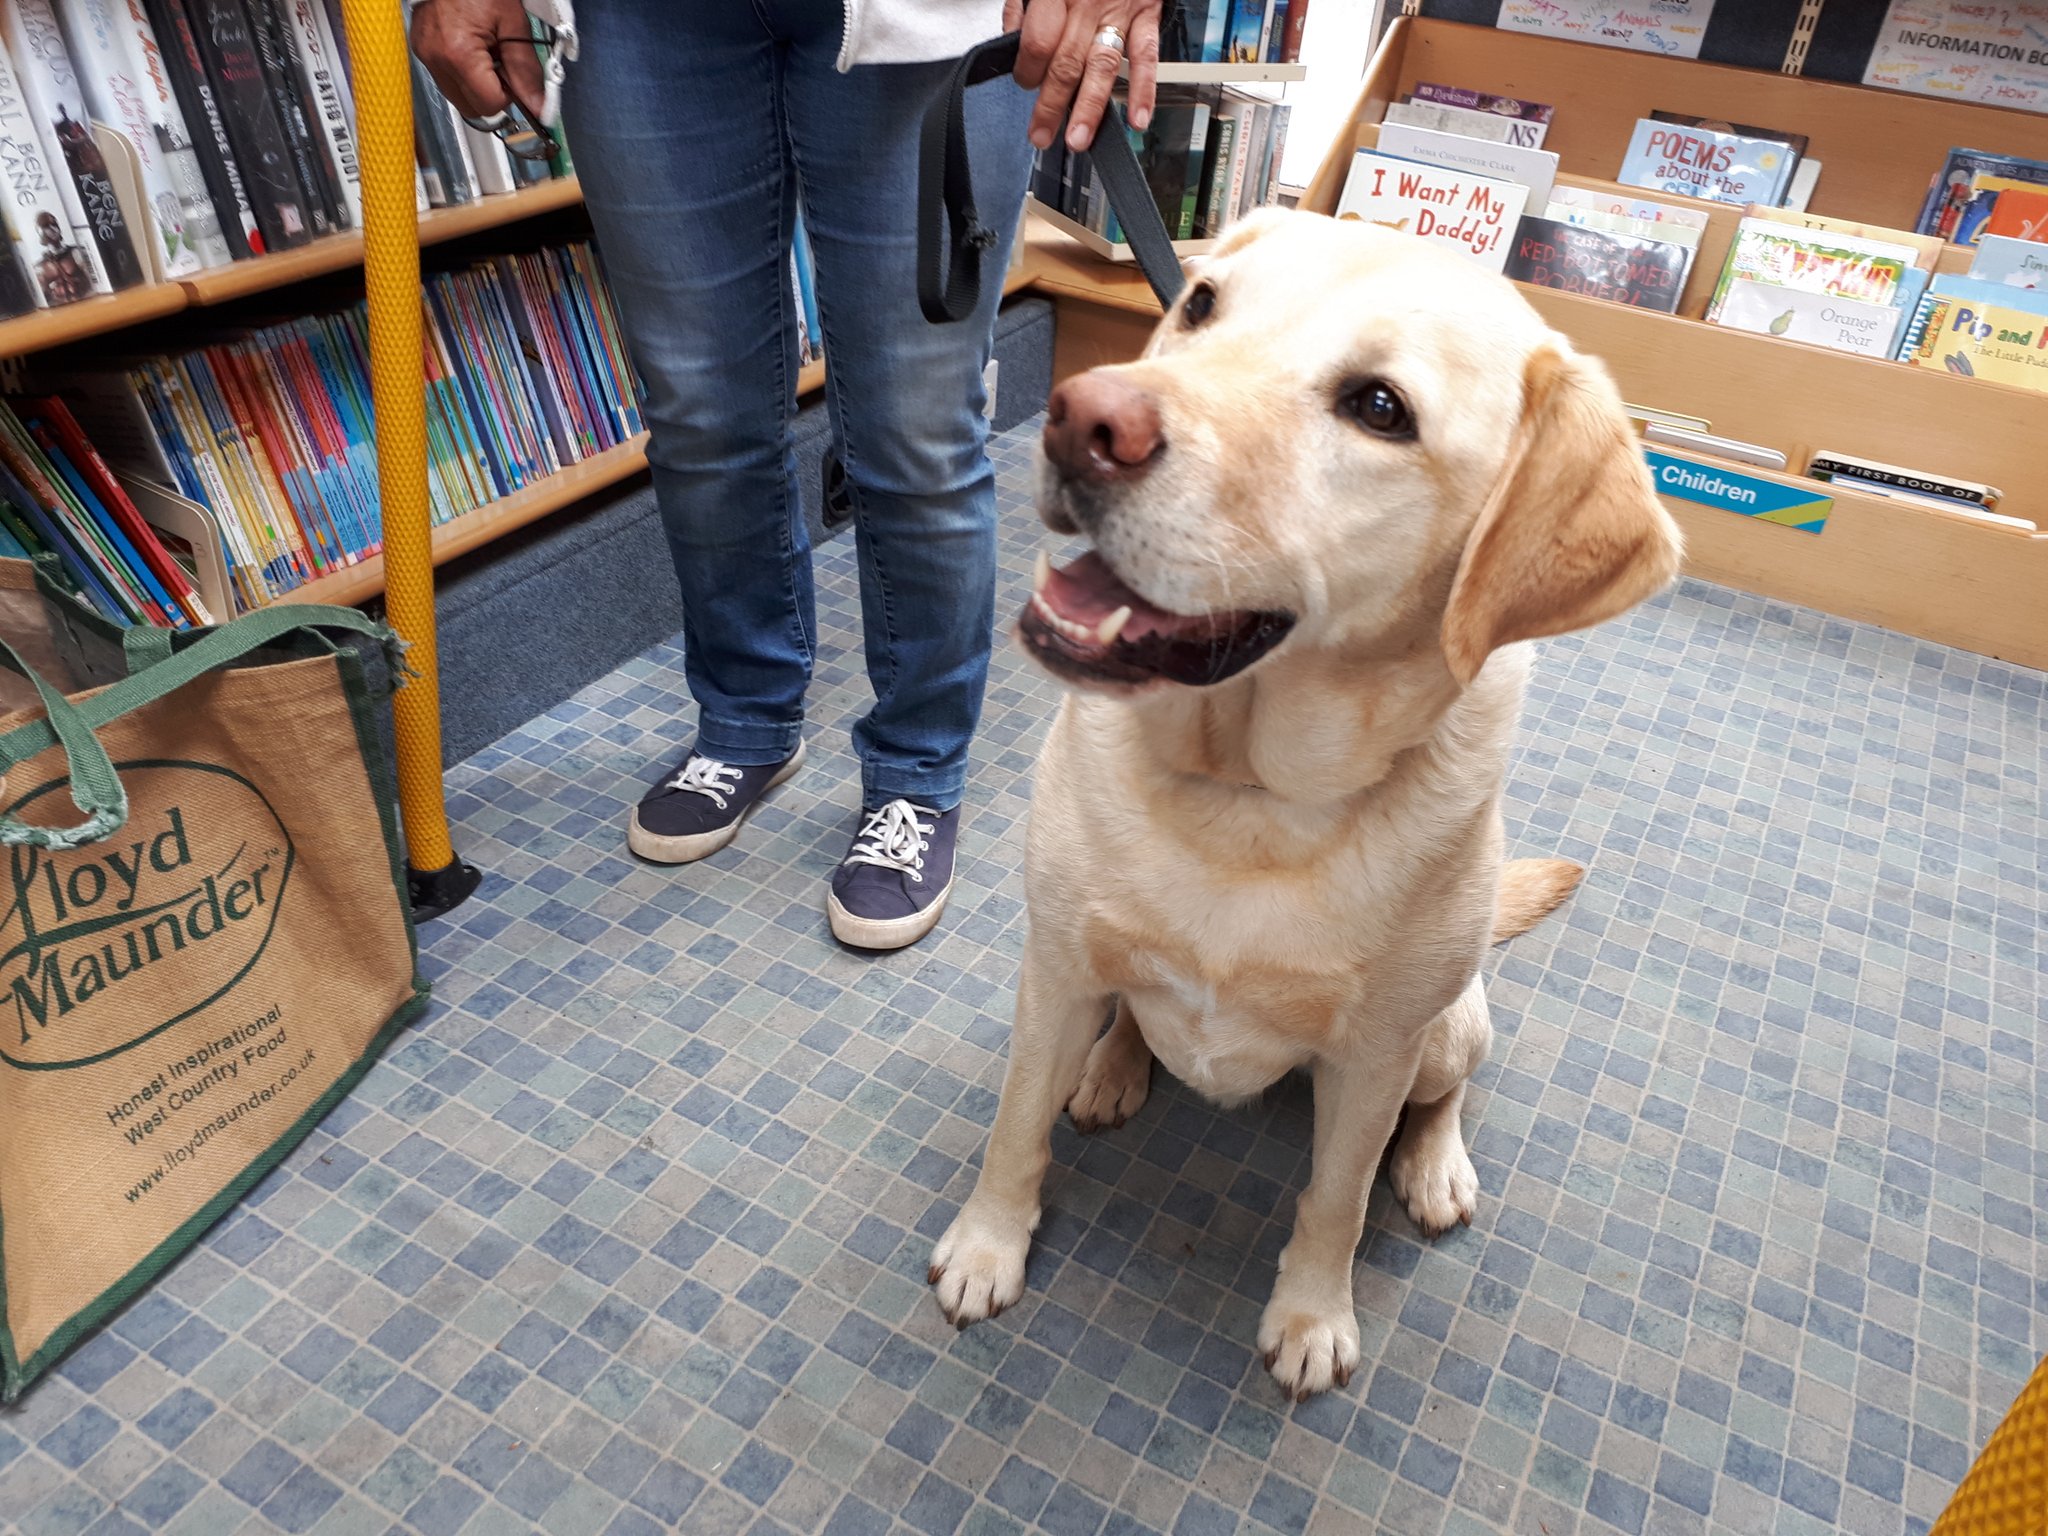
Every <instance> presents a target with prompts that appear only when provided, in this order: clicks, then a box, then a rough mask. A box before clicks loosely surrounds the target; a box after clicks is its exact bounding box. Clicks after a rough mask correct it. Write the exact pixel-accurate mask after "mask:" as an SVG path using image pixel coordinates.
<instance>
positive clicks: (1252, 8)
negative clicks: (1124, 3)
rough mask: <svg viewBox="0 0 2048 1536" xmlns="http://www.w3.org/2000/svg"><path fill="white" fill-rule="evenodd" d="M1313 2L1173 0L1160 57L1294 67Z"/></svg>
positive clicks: (1164, 19) (1162, 29)
mask: <svg viewBox="0 0 2048 1536" xmlns="http://www.w3.org/2000/svg"><path fill="white" fill-rule="evenodd" d="M1308 7H1309V0H1170V3H1169V4H1168V5H1166V6H1165V8H1164V9H1163V11H1162V13H1161V15H1160V18H1159V57H1160V59H1161V61H1162V62H1166V63H1173V64H1294V63H1298V62H1300V59H1301V38H1302V32H1303V31H1304V29H1305V28H1306V27H1307V26H1308Z"/></svg>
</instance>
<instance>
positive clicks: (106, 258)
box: [0, 0, 144, 293]
mask: <svg viewBox="0 0 2048 1536" xmlns="http://www.w3.org/2000/svg"><path fill="white" fill-rule="evenodd" d="M0 28H4V29H5V42H6V46H7V53H8V56H9V57H10V58H11V59H13V61H14V74H15V79H16V81H17V82H18V83H19V85H20V87H21V92H22V97H23V99H24V100H25V101H26V102H27V103H28V108H29V112H30V114H31V115H32V116H33V117H34V119H35V123H36V129H37V132H38V133H39V134H40V135H41V137H42V141H43V144H44V147H45V149H46V151H47V152H48V154H49V156H50V159H51V161H52V162H53V163H54V164H60V165H61V166H62V167H63V170H64V175H63V177H62V178H61V180H60V183H59V196H60V197H62V198H63V201H64V207H65V213H66V217H67V220H68V222H69V223H70V225H71V228H72V235H71V238H70V239H69V240H68V241H67V240H65V239H64V238H63V235H62V232H61V231H57V232H54V238H53V232H52V231H51V230H50V229H49V228H48V227H47V226H45V225H41V223H40V221H38V234H39V238H40V239H41V240H42V241H43V242H44V244H45V245H46V246H49V247H51V248H53V249H54V248H56V247H58V246H60V245H69V246H72V247H74V248H77V249H79V250H81V251H82V250H83V249H84V248H85V247H86V246H88V245H89V246H90V247H91V248H92V251H93V253H94V258H95V259H94V262H93V270H94V272H95V274H97V277H98V280H97V281H96V282H95V283H94V291H95V292H98V293H104V292H106V291H108V289H109V288H112V289H115V290H119V289H123V288H133V287H134V286H135V285H136V284H137V283H139V282H141V281H142V279H143V275H144V274H143V270H142V258H141V256H140V255H139V254H138V253H137V250H136V247H135V244H134V240H133V234H132V232H131V231H130V230H129V228H128V219H127V216H126V215H125V214H123V213H122V211H121V204H120V200H119V199H118V198H117V197H116V196H115V194H114V183H113V181H112V179H111V178H110V177H109V176H108V175H107V163H106V161H105V160H104V159H103V158H102V157H101V155H100V149H99V145H98V144H96V143H94V142H93V137H92V128H91V125H90V123H89V122H88V120H87V113H86V105H85V96H84V94H83V93H82V92H81V91H80V90H79V88H78V78H77V76H76V75H75V74H74V73H73V72H72V68H71V55H70V53H69V52H68V51H67V50H66V48H65V46H64V34H63V31H62V29H60V28H59V27H58V25H57V15H56V12H54V11H53V10H51V9H50V3H49V0H8V3H7V4H4V5H0Z"/></svg>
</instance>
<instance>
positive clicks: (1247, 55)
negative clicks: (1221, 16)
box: [1223, 0, 1266, 64]
mask: <svg viewBox="0 0 2048 1536" xmlns="http://www.w3.org/2000/svg"><path fill="white" fill-rule="evenodd" d="M1265 30H1266V0H1231V4H1230V25H1229V27H1228V28H1227V29H1226V30H1225V32H1224V36H1223V62H1224V63H1226V64H1257V63H1259V62H1260V55H1261V54H1262V53H1263V51H1264V50H1263V49H1262V47H1261V43H1262V41H1263V37H1264V33H1265Z"/></svg>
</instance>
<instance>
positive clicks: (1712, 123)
mask: <svg viewBox="0 0 2048 1536" xmlns="http://www.w3.org/2000/svg"><path fill="white" fill-rule="evenodd" d="M1650 120H1651V121H1652V122H1658V123H1676V124H1678V125H1679V126H1680V127H1681V128H1706V129H1709V130H1711V131H1712V132H1714V133H1726V134H1732V135H1734V136H1735V137H1736V138H1741V139H1770V140H1772V141H1774V142H1775V143H1779V144H1782V145H1784V146H1785V148H1786V149H1787V150H1788V151H1789V152H1790V154H1791V156H1792V161H1793V164H1794V165H1795V166H1796V165H1797V164H1798V162H1799V161H1800V160H1801V159H1803V158H1804V157H1805V155H1806V135H1805V134H1803V133H1785V132H1782V131H1780V130H1779V129H1776V128H1755V127H1751V126H1750V125H1749V124H1747V123H1730V122H1726V121H1724V120H1722V119H1720V118H1717V117H1700V116H1698V115H1696V114H1694V113H1691V112H1652V113H1651V114H1650ZM1790 174H1791V173H1790V172H1789V171H1788V172H1787V175H1788V176H1789V175H1790Z"/></svg>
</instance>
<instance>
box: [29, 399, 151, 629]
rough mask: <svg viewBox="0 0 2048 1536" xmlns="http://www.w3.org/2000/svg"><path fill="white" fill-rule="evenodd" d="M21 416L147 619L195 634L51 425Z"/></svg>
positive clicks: (49, 467) (75, 511)
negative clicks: (67, 451) (65, 448)
mask: <svg viewBox="0 0 2048 1536" xmlns="http://www.w3.org/2000/svg"><path fill="white" fill-rule="evenodd" d="M16 414H17V416H18V417H19V419H20V421H21V424H22V426H23V428H24V429H26V430H27V432H28V435H29V439H30V441H32V442H33V443H34V444H35V446H36V447H37V449H38V450H40V452H41V454H42V459H43V464H44V466H45V468H46V470H47V471H48V472H49V473H50V474H51V475H52V476H53V477H54V482H53V483H55V484H56V485H58V486H61V487H62V488H63V490H64V492H65V493H66V499H67V501H68V502H69V504H70V507H71V510H72V514H73V516H75V517H78V518H81V519H83V520H84V521H85V522H86V523H87V524H88V525H89V526H90V527H91V529H92V531H93V533H94V535H95V536H96V537H97V539H98V542H99V544H100V547H101V548H102V549H103V550H104V551H105V552H106V555H107V558H108V559H109V561H111V562H112V564H113V568H114V572H115V574H117V575H118V576H119V577H120V578H121V580H122V582H123V583H124V584H125V586H126V587H127V589H128V592H129V593H130V595H131V596H132V597H133V598H134V599H135V600H136V601H138V602H139V603H140V604H141V610H142V615H143V617H145V618H146V619H147V620H148V621H149V622H150V623H152V624H156V625H160V626H164V627H166V628H178V629H189V628H191V620H190V619H188V618H187V617H186V616H185V612H184V610H183V609H182V608H180V607H179V606H178V604H177V602H176V600H175V599H174V598H172V596H171V594H170V592H169V591H168V590H166V589H165V587H164V584H163V583H162V581H160V580H159V579H158V578H157V575H156V573H155V572H154V571H152V570H151V569H150V567H149V563H148V561H147V560H145V559H144V558H143V555H142V552H141V551H140V550H139V549H137V548H136V547H135V543H134V541H133V540H132V539H130V538H129V537H128V534H127V530H126V529H125V528H123V527H122V526H121V525H120V524H119V523H118V522H117V521H116V520H115V518H114V516H113V514H112V513H111V512H110V511H109V510H108V509H107V507H106V504H105V503H104V502H102V501H101V500H100V498H99V496H98V495H97V494H96V493H95V492H94V490H93V488H92V486H90V485H88V484H87V483H86V480H85V477H84V476H83V475H82V474H80V473H79V470H78V466H77V465H76V464H74V463H73V462H72V461H71V456H70V455H69V454H67V453H66V452H65V451H64V449H63V447H62V445H60V444H59V443H58V441H57V439H56V438H55V436H54V435H52V433H51V432H50V429H49V426H48V424H47V423H46V422H44V421H43V420H42V419H41V418H40V417H38V416H36V415H33V414H32V413H31V412H29V411H28V410H26V409H23V408H20V407H17V409H16Z"/></svg>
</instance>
